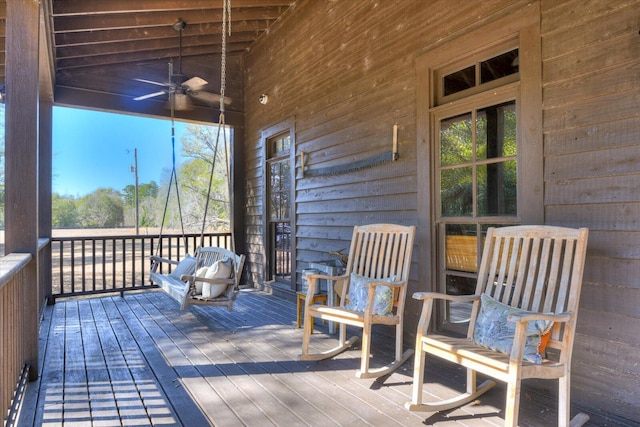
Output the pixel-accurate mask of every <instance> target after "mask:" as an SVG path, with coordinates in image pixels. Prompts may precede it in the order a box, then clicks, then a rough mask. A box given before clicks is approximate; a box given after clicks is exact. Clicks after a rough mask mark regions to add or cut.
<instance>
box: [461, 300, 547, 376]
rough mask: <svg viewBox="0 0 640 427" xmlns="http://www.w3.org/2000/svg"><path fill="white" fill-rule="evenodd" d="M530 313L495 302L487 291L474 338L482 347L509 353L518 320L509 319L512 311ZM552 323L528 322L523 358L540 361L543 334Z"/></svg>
mask: <svg viewBox="0 0 640 427" xmlns="http://www.w3.org/2000/svg"><path fill="white" fill-rule="evenodd" d="M522 313H529V312H527V311H525V310H521V309H519V308H515V307H511V306H509V305H507V304H503V303H501V302H499V301H496V300H495V299H493V298H492V297H490V296H489V295H486V294H482V296H481V300H480V312H479V313H478V317H477V319H476V325H475V329H474V331H473V341H474V342H475V343H476V344H478V345H481V346H484V347H487V348H490V349H492V350H495V351H499V352H501V353H505V354H510V353H511V348H512V347H513V340H514V336H515V331H516V323H515V322H512V321H509V320H508V316H509V315H511V314H522ZM552 325H553V322H549V321H545V320H535V321H532V322H529V324H528V325H527V332H526V335H527V338H526V342H525V348H524V354H523V356H522V358H523V359H524V360H528V361H530V362H533V363H536V364H541V363H542V357H541V356H540V343H541V337H542V335H544V334H546V333H547V332H548V331H549V330H550V329H551V326H552Z"/></svg>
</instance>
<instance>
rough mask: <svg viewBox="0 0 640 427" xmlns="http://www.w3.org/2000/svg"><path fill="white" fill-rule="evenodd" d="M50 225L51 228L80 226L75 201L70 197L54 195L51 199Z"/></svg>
mask: <svg viewBox="0 0 640 427" xmlns="http://www.w3.org/2000/svg"><path fill="white" fill-rule="evenodd" d="M51 225H52V227H53V228H74V227H78V226H79V225H80V216H79V214H78V209H77V208H76V200H75V199H74V198H73V197H72V196H60V195H59V194H56V193H54V194H53V195H52V198H51Z"/></svg>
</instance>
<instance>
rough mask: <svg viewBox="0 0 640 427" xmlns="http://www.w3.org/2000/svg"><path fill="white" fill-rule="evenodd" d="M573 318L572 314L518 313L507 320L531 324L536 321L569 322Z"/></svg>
mask: <svg viewBox="0 0 640 427" xmlns="http://www.w3.org/2000/svg"><path fill="white" fill-rule="evenodd" d="M571 316H573V313H572V312H566V313H558V314H553V313H517V314H510V315H509V316H508V317H507V319H508V320H509V321H512V322H531V321H535V320H548V321H550V322H559V323H564V322H568V321H569V320H570V319H571Z"/></svg>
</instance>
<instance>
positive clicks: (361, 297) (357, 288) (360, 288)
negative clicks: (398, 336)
mask: <svg viewBox="0 0 640 427" xmlns="http://www.w3.org/2000/svg"><path fill="white" fill-rule="evenodd" d="M395 281H396V278H395V276H392V277H388V278H385V279H371V278H369V277H364V276H361V275H359V274H356V273H351V277H350V278H349V302H348V303H347V305H345V308H346V309H347V310H353V311H364V309H365V307H366V305H367V293H368V292H369V286H368V285H367V284H368V283H371V282H395ZM392 309H393V289H392V288H391V287H390V286H376V295H375V297H374V300H373V314H374V315H376V316H386V315H387V314H389V313H391V310H392Z"/></svg>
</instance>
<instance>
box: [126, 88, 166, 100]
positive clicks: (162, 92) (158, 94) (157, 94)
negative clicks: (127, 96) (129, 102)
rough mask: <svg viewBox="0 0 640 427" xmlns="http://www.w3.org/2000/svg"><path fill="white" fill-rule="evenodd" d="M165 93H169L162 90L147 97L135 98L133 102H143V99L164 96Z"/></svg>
mask: <svg viewBox="0 0 640 427" xmlns="http://www.w3.org/2000/svg"><path fill="white" fill-rule="evenodd" d="M165 93H167V91H166V90H161V91H159V92H153V93H148V94H146V95H142V96H138V97H135V98H133V100H134V101H142V100H143V99H148V98H154V97H156V96H160V95H164V94H165Z"/></svg>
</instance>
